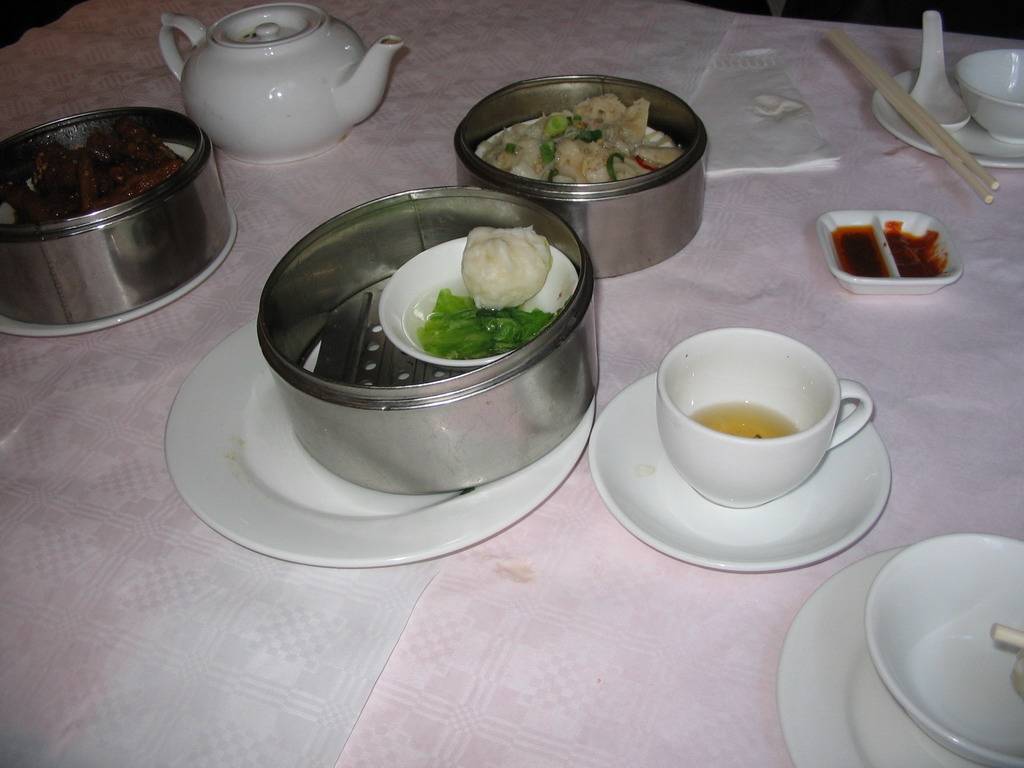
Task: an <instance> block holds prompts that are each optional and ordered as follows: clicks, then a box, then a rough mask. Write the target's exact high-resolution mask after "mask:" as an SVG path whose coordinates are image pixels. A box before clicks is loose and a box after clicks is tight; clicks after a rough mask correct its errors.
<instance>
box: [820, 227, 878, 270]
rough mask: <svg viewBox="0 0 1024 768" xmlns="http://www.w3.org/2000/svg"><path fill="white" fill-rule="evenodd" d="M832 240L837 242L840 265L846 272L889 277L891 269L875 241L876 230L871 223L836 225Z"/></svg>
mask: <svg viewBox="0 0 1024 768" xmlns="http://www.w3.org/2000/svg"><path fill="white" fill-rule="evenodd" d="M832 242H833V243H835V246H836V254H837V255H838V256H839V266H840V267H841V268H842V270H843V271H844V272H847V273H849V274H851V275H856V276H857V277H889V270H888V268H887V267H886V266H885V261H884V260H883V259H882V251H881V249H879V247H878V243H877V242H876V241H875V231H874V229H873V228H872V227H871V225H870V224H867V225H864V226H852V227H836V228H835V229H834V230H832Z"/></svg>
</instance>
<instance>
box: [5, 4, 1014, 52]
mask: <svg viewBox="0 0 1024 768" xmlns="http://www.w3.org/2000/svg"><path fill="white" fill-rule="evenodd" d="M81 1H82V0H16V5H15V7H14V8H9V9H8V10H7V11H6V12H5V13H4V14H3V20H2V22H0V30H2V31H0V46H3V45H10V44H11V43H13V42H16V41H17V40H18V39H19V38H20V37H21V36H22V34H24V32H25V30H27V29H30V28H31V27H38V26H42V25H44V24H49V23H50V22H51V21H56V20H57V19H59V18H60V17H61V16H62V15H63V14H64V13H65V11H67V10H68V9H69V8H71V7H72V6H73V5H76V4H77V3H78V2H81ZM265 1H269V0H251V2H246V0H239V3H238V7H239V8H243V7H245V6H246V5H258V4H260V2H265ZM315 1H316V0H313V2H314V3H315ZM411 2H415V0H411ZM697 2H700V3H701V4H702V5H710V6H713V7H715V8H724V9H726V10H730V11H739V12H741V13H756V14H762V15H768V13H769V11H768V4H767V0H697ZM8 5H10V3H8ZM927 10H936V11H939V12H940V13H942V19H943V26H944V27H945V29H947V30H949V31H950V32H965V33H968V34H975V35H992V36H994V37H1009V38H1014V39H1017V40H1022V39H1024V2H1021V0H786V5H785V8H784V10H783V13H782V15H783V16H788V17H793V18H800V19H820V20H824V21H852V22H858V23H862V24H882V25H884V26H891V27H920V26H921V14H922V13H924V12H925V11H927Z"/></svg>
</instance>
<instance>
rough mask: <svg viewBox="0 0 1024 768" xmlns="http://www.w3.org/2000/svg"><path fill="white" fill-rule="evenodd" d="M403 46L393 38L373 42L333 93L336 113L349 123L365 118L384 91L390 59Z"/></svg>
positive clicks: (386, 37) (388, 36)
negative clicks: (349, 74)
mask: <svg viewBox="0 0 1024 768" xmlns="http://www.w3.org/2000/svg"><path fill="white" fill-rule="evenodd" d="M404 46H405V41H404V40H403V39H402V38H400V37H396V36H395V35H385V36H384V37H382V38H380V39H379V40H377V42H375V43H374V44H373V45H372V46H370V49H369V50H368V51H367V52H366V55H365V56H363V60H362V61H360V62H359V66H358V68H357V69H356V71H355V72H354V73H353V75H352V76H351V77H350V78H348V80H346V81H345V82H344V83H343V84H342V86H341V87H340V88H338V89H337V90H336V91H335V93H334V101H335V106H336V108H337V110H338V113H339V114H342V115H347V116H348V117H349V121H350V124H352V125H354V124H355V123H361V122H362V121H363V120H365V119H366V118H368V117H369V116H370V115H371V114H372V113H373V111H374V110H375V109H377V106H378V105H379V104H380V102H381V99H382V98H383V97H384V88H385V86H386V85H387V82H388V73H389V72H390V70H391V60H392V59H393V58H394V56H395V54H396V53H398V51H399V50H401V49H402V48H403V47H404Z"/></svg>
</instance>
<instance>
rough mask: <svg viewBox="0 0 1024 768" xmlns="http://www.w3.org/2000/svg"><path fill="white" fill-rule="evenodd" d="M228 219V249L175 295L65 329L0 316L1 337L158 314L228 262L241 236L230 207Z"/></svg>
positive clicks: (75, 329) (89, 327)
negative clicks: (229, 255) (238, 235)
mask: <svg viewBox="0 0 1024 768" xmlns="http://www.w3.org/2000/svg"><path fill="white" fill-rule="evenodd" d="M228 218H229V220H230V227H231V228H230V230H229V232H228V239H227V241H226V242H225V243H224V247H223V248H221V250H220V253H218V254H217V256H216V258H215V259H214V260H213V261H211V262H210V263H209V264H207V265H206V267H204V268H203V271H202V272H200V273H199V274H197V275H196V276H195V277H193V278H192V279H191V280H189V281H188V282H186V283H184V284H182V285H180V286H179V287H178V288H175V289H174V290H173V291H171V292H170V293H168V294H167V295H166V296H161V297H160V298H159V299H156V300H154V301H151V302H149V303H148V304H143V305H142V306H141V307H136V308H135V309H131V310H129V311H127V312H122V313H121V314H119V315H111V316H110V317H101V318H98V319H96V320H86V321H85V322H83V323H66V324H63V325H51V324H49V323H25V322H22V321H21V320H14V319H13V318H10V317H6V316H5V315H0V333H9V334H11V335H12V336H37V337H43V336H49V337H55V336H73V335H75V334H77V333H89V332H90V331H98V330H101V329H103V328H110V327H112V326H115V325H120V324H121V323H127V322H128V321H129V320H135V319H136V318H138V317H142V316H144V315H148V314H150V313H151V312H156V311H157V310H158V309H161V308H163V307H166V306H167V305H168V304H170V303H172V302H175V301H177V300H178V299H180V298H181V297H182V296H184V295H185V294H186V293H188V292H189V291H191V290H193V289H194V288H196V287H197V286H198V285H200V284H201V283H202V282H203V281H205V280H206V278H208V277H209V276H210V275H212V274H213V273H214V272H216V271H217V267H219V266H220V265H221V263H222V262H223V261H224V259H226V258H227V256H228V253H230V252H231V248H232V246H233V245H234V244H235V235H237V234H238V220H237V219H236V217H235V212H234V210H232V209H231V208H230V207H229V208H228Z"/></svg>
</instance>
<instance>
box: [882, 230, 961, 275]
mask: <svg viewBox="0 0 1024 768" xmlns="http://www.w3.org/2000/svg"><path fill="white" fill-rule="evenodd" d="M882 229H883V231H884V232H885V240H886V242H887V243H889V250H890V251H892V258H893V260H894V261H895V262H896V268H897V269H898V270H899V271H900V277H935V276H936V275H940V274H942V271H943V270H944V269H945V268H946V255H945V254H943V253H938V252H937V251H938V243H939V233H938V232H935V231H933V230H930V229H929V230H928V231H927V232H925V233H924V234H923V235H921V236H920V237H915V236H914V235H908V234H906V233H905V232H904V231H903V222H902V221H887V222H885V226H884V227H883V228H882Z"/></svg>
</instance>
